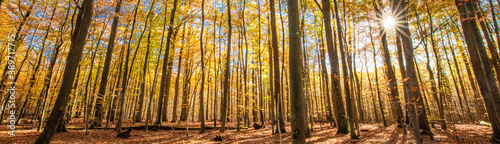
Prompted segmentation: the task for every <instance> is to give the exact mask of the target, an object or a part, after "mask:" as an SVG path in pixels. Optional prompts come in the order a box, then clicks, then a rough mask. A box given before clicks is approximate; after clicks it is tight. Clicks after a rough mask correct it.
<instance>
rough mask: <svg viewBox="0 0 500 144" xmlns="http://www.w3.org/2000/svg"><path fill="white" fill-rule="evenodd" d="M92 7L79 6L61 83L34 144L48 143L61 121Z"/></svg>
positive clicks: (88, 4)
mask: <svg viewBox="0 0 500 144" xmlns="http://www.w3.org/2000/svg"><path fill="white" fill-rule="evenodd" d="M93 5H94V1H92V0H84V1H83V3H82V5H81V9H80V12H79V13H78V16H77V19H76V26H75V31H74V33H73V35H72V37H71V49H70V51H69V52H68V56H67V60H66V62H67V63H66V68H65V69H64V75H63V82H62V84H61V88H60V91H59V94H58V96H57V99H56V103H55V105H54V108H53V109H52V113H51V114H50V117H49V120H48V122H47V125H46V126H45V129H44V130H43V132H42V133H41V134H40V136H39V137H38V138H37V140H36V141H35V144H42V143H49V142H50V140H51V138H52V136H53V135H54V133H55V131H56V128H57V125H58V124H59V123H60V122H61V121H62V118H63V116H64V110H65V109H66V105H67V104H68V99H69V94H70V92H71V86H72V84H73V81H74V80H75V74H76V70H77V68H78V63H79V62H80V60H81V58H82V52H83V46H84V45H85V43H86V38H87V33H88V28H89V25H90V22H91V19H92V15H93V11H92V9H93Z"/></svg>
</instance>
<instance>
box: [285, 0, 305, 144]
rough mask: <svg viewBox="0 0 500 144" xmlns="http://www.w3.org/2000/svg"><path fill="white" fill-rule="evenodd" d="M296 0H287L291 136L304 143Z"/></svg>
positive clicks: (294, 140) (295, 141)
mask: <svg viewBox="0 0 500 144" xmlns="http://www.w3.org/2000/svg"><path fill="white" fill-rule="evenodd" d="M298 9H299V8H298V2H297V0H288V21H289V25H290V31H289V33H288V34H289V36H290V37H289V42H290V43H289V44H290V49H289V51H288V53H289V57H288V58H289V61H288V64H289V66H290V67H289V72H290V90H291V91H290V100H291V101H290V105H292V107H291V115H292V116H291V122H292V138H293V143H295V144H304V143H306V135H305V134H306V131H307V127H306V124H307V122H306V116H307V112H306V109H305V105H304V92H303V88H302V64H301V63H302V54H301V53H302V52H301V48H300V47H301V43H300V29H299V27H300V26H299V10H298Z"/></svg>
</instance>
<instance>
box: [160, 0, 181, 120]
mask: <svg viewBox="0 0 500 144" xmlns="http://www.w3.org/2000/svg"><path fill="white" fill-rule="evenodd" d="M177 2H178V0H174V6H173V7H172V11H171V12H170V24H169V27H168V35H167V45H166V48H165V54H164V56H163V67H162V75H161V80H160V93H159V97H158V99H159V100H158V111H157V113H156V115H157V116H158V117H159V118H157V119H156V122H155V124H161V123H162V119H161V118H160V116H161V115H162V111H161V110H162V108H163V106H165V107H166V106H168V105H167V104H168V95H167V94H166V92H165V89H167V92H168V89H170V88H169V87H166V86H167V81H168V80H167V79H168V77H167V73H168V72H167V64H168V59H169V52H170V46H171V44H170V43H171V42H172V41H171V39H170V38H171V37H172V34H173V31H174V20H175V12H176V11H177ZM165 95H167V98H166V100H165V101H162V100H163V99H164V98H163V97H164V96H165Z"/></svg>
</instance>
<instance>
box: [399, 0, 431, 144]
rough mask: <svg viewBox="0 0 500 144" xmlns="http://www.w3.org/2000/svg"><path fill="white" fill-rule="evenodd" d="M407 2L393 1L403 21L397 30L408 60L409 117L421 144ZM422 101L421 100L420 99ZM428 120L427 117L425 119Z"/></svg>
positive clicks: (417, 95)
mask: <svg viewBox="0 0 500 144" xmlns="http://www.w3.org/2000/svg"><path fill="white" fill-rule="evenodd" d="M405 7H406V3H405V2H403V1H402V0H395V1H393V3H392V10H393V11H394V12H395V13H400V15H402V17H401V18H398V19H396V21H399V22H402V25H401V27H402V31H401V32H399V31H398V32H397V33H398V35H400V36H401V39H402V45H403V48H404V50H405V51H404V53H405V60H406V76H405V77H406V78H405V80H406V82H405V85H406V90H405V91H406V93H407V96H408V97H407V98H406V99H407V100H408V101H409V102H411V104H410V105H407V107H408V110H409V117H410V120H411V124H412V129H413V135H414V136H415V140H416V143H417V144H421V143H422V141H423V139H422V136H421V135H420V130H419V125H420V124H421V123H419V120H421V119H417V110H416V108H417V107H416V102H415V100H418V99H420V90H419V87H418V81H417V78H416V75H415V67H414V64H413V63H414V62H413V46H412V41H411V37H410V36H411V34H410V29H409V24H408V18H407V10H406V9H405ZM420 101H421V100H420ZM420 115H423V116H424V117H425V118H427V116H426V113H425V111H423V113H421V114H420ZM425 120H426V121H427V119H425ZM425 124H426V125H427V127H429V125H428V123H425ZM424 130H425V129H424Z"/></svg>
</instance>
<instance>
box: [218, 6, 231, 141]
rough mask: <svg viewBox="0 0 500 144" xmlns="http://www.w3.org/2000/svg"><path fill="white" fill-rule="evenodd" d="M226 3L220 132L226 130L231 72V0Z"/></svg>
mask: <svg viewBox="0 0 500 144" xmlns="http://www.w3.org/2000/svg"><path fill="white" fill-rule="evenodd" d="M226 3H227V23H228V30H229V33H228V36H227V52H226V69H225V72H224V92H223V93H224V94H223V98H222V103H221V116H220V120H221V121H222V125H221V128H220V132H224V131H225V130H226V116H227V115H226V114H227V113H226V112H227V99H228V95H229V76H230V73H231V70H230V65H231V61H230V60H231V32H232V26H231V2H230V1H229V0H227V1H226Z"/></svg>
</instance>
